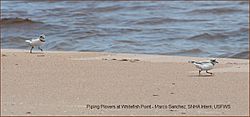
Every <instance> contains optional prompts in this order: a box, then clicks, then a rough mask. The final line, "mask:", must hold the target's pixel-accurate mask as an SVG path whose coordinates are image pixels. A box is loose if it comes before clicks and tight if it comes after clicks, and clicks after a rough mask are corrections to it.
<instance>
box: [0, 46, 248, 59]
mask: <svg viewBox="0 0 250 117" xmlns="http://www.w3.org/2000/svg"><path fill="white" fill-rule="evenodd" d="M3 51H4V52H25V53H29V50H27V49H1V52H3ZM33 52H34V53H105V54H117V55H139V56H156V57H164V56H171V57H177V58H179V57H180V58H182V57H184V58H197V59H202V58H203V59H212V58H215V59H216V58H220V59H232V60H234V59H236V60H249V58H247V59H245V58H225V57H195V56H182V55H163V54H145V53H117V52H98V51H43V52H41V51H39V50H35V51H33Z"/></svg>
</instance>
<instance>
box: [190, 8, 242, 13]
mask: <svg viewBox="0 0 250 117" xmlns="http://www.w3.org/2000/svg"><path fill="white" fill-rule="evenodd" d="M241 11H242V10H240V9H235V8H213V9H196V10H192V11H190V12H189V13H194V14H217V15H220V14H229V13H236V12H241Z"/></svg>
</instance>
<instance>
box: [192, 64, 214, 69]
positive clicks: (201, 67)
mask: <svg viewBox="0 0 250 117" xmlns="http://www.w3.org/2000/svg"><path fill="white" fill-rule="evenodd" d="M195 66H196V67H197V68H198V69H201V70H211V69H213V65H212V64H196V65H195Z"/></svg>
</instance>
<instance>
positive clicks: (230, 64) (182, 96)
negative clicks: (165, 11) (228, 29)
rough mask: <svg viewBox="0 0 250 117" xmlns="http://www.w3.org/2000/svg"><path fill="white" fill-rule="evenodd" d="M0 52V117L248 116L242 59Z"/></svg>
mask: <svg viewBox="0 0 250 117" xmlns="http://www.w3.org/2000/svg"><path fill="white" fill-rule="evenodd" d="M1 51H2V54H1V93H2V94H1V98H2V99H1V106H2V108H1V109H2V110H1V112H2V115H249V113H248V110H249V108H248V107H249V100H248V99H249V79H248V77H249V61H248V60H247V59H227V58H217V61H219V64H217V65H216V66H215V69H213V70H211V72H213V73H214V75H212V76H211V75H208V74H206V73H204V72H203V73H202V75H201V76H199V75H198V70H197V69H196V68H195V67H194V66H193V65H192V64H190V63H188V61H189V60H197V61H199V60H208V59H209V58H195V57H183V56H160V55H143V54H116V53H99V52H44V53H41V52H35V53H33V54H30V53H28V51H27V50H6V49H2V50H1ZM87 105H89V106H87ZM94 105H95V106H94ZM100 105H102V106H100ZM119 105H130V108H127V109H125V108H118V106H119ZM157 105H158V106H157ZM190 105H196V106H193V108H190ZM197 105H199V106H197ZM220 105H221V106H220ZM99 106H100V108H98V107H99ZM90 107H92V109H91V108H90ZM160 107H162V108H160ZM169 107H171V108H169Z"/></svg>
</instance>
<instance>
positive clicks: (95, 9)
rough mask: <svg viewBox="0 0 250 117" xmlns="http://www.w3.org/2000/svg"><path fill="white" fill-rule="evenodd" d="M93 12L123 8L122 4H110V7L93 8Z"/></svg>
mask: <svg viewBox="0 0 250 117" xmlns="http://www.w3.org/2000/svg"><path fill="white" fill-rule="evenodd" d="M91 9H92V10H91V11H93V12H99V13H101V12H114V11H118V10H121V9H123V7H121V6H108V7H99V8H91Z"/></svg>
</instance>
